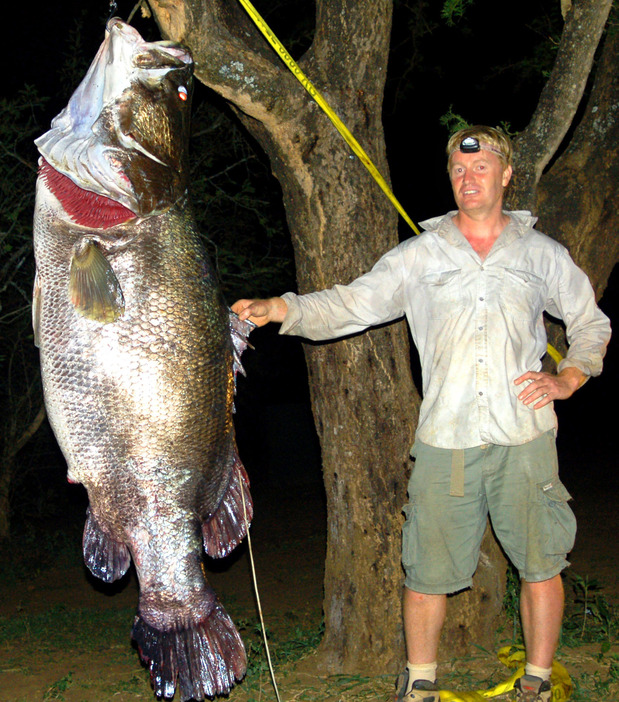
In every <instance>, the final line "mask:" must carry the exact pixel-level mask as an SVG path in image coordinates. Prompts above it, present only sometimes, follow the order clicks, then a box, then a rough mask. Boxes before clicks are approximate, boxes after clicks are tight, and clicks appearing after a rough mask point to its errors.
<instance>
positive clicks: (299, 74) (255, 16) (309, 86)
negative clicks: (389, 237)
mask: <svg viewBox="0 0 619 702" xmlns="http://www.w3.org/2000/svg"><path fill="white" fill-rule="evenodd" d="M239 2H240V3H241V5H242V6H243V7H244V8H245V11H246V12H247V14H248V15H249V16H250V17H251V18H252V20H253V21H254V24H255V25H256V27H258V29H259V30H260V31H261V32H262V34H263V35H264V37H265V38H266V40H267V41H268V42H269V44H270V45H271V46H272V47H273V49H275V51H276V53H277V54H278V56H279V57H280V58H281V60H282V61H283V62H284V63H285V64H286V66H288V68H289V69H290V71H291V72H292V74H293V75H294V76H295V77H296V79H297V80H298V81H299V83H301V85H302V86H303V87H304V88H305V89H306V90H307V92H308V93H309V94H310V95H311V96H312V98H313V99H314V100H315V101H316V103H317V104H318V105H319V106H320V107H321V108H322V111H323V112H324V113H325V114H326V115H327V117H328V118H329V119H330V120H331V122H333V125H334V126H335V128H336V129H337V130H338V132H339V133H340V134H341V135H342V136H343V137H344V140H345V141H346V143H347V144H348V145H349V146H350V148H351V149H352V150H353V152H354V154H355V155H356V156H357V158H358V159H359V160H360V161H361V163H362V164H363V165H364V166H365V167H366V168H367V169H368V171H369V172H370V174H371V175H372V177H373V178H374V180H375V181H376V182H377V183H378V184H379V185H380V187H381V188H382V190H383V192H384V193H385V195H386V196H387V197H388V198H389V199H390V200H391V202H392V203H393V205H394V207H395V208H396V210H397V211H398V212H399V213H400V214H401V215H402V217H403V219H404V221H405V222H406V223H407V224H408V225H409V226H410V228H411V229H412V230H413V231H414V232H415V234H419V233H420V232H419V229H418V228H417V227H416V226H415V223H414V222H413V220H412V219H411V218H410V217H409V216H408V214H407V213H406V210H405V209H404V208H403V207H402V205H401V204H400V203H399V201H398V199H397V198H396V196H395V195H394V194H393V192H392V190H391V188H390V187H389V186H388V185H387V181H386V180H385V179H384V178H383V177H382V175H381V174H380V172H379V170H378V169H377V168H376V166H375V165H374V164H373V163H372V160H371V159H370V157H369V156H368V155H367V154H366V153H365V151H364V150H363V147H362V146H361V144H360V143H359V142H358V141H357V140H356V139H355V137H354V136H353V135H352V134H351V132H350V130H349V129H348V127H347V126H346V125H345V124H344V123H343V122H342V120H341V119H340V118H339V117H338V116H337V115H336V114H335V112H334V111H333V110H332V109H331V106H330V105H329V103H328V102H327V101H326V100H325V99H324V98H323V97H322V95H321V94H320V93H319V92H318V90H317V89H316V87H315V86H314V84H313V83H312V82H311V81H310V79H309V78H308V77H307V76H306V75H305V73H303V71H302V70H301V69H300V68H299V66H298V64H297V63H296V61H295V60H294V59H293V58H292V56H291V55H290V54H289V53H288V52H287V51H286V48H285V47H284V45H283V44H282V43H281V41H280V40H279V39H278V38H277V37H276V36H275V33H274V32H273V30H272V29H271V28H270V27H269V25H268V24H267V23H266V22H265V21H264V19H263V18H262V16H261V15H260V13H259V12H258V10H256V8H255V7H254V6H253V5H252V4H251V2H250V1H249V0H239ZM547 350H548V354H549V355H550V356H551V358H552V359H553V360H554V361H555V363H557V365H558V364H559V362H560V361H561V360H562V359H563V356H562V355H561V354H560V353H559V352H558V351H557V349H555V348H554V346H551V345H550V344H548V349H547Z"/></svg>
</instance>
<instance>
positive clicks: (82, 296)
mask: <svg viewBox="0 0 619 702" xmlns="http://www.w3.org/2000/svg"><path fill="white" fill-rule="evenodd" d="M69 296H70V298H71V302H72V303H73V306H74V307H75V309H76V310H77V311H78V312H79V313H80V314H81V315H82V316H84V317H87V318H88V319H94V320H96V321H97V322H101V323H103V324H109V323H110V322H115V321H116V320H117V319H118V318H119V317H120V316H121V315H122V314H123V312H124V311H125V301H124V298H123V294H122V290H121V288H120V283H119V282H118V278H116V275H115V274H114V271H113V270H112V266H110V264H109V261H108V260H107V258H106V257H105V256H104V254H103V253H102V252H101V250H100V249H99V247H98V246H97V245H96V244H95V242H94V241H92V240H89V239H86V240H84V241H83V242H82V243H81V245H80V247H79V249H78V250H76V252H75V253H74V254H73V258H72V259H71V271H70V275H69Z"/></svg>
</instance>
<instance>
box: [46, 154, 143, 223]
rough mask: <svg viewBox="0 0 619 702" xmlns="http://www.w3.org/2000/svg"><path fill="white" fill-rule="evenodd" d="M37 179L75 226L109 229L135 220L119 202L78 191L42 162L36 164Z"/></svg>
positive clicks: (67, 180) (82, 190)
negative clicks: (37, 168)
mask: <svg viewBox="0 0 619 702" xmlns="http://www.w3.org/2000/svg"><path fill="white" fill-rule="evenodd" d="M39 177H40V178H42V179H43V180H44V181H45V184H46V185H47V187H48V188H49V189H50V190H51V192H52V193H53V194H54V196H55V197H56V198H57V199H58V200H59V201H60V204H61V205H62V206H63V208H64V210H65V212H66V213H67V214H68V215H69V217H70V218H71V220H72V221H73V222H75V224H79V225H81V226H83V227H92V228H94V229H109V228H110V227H114V226H116V225H117V224H122V223H123V222H128V221H129V220H130V219H135V218H136V217H137V215H136V213H135V212H132V211H131V210H130V209H129V208H128V207H125V206H124V205H122V204H121V203H120V202H117V201H116V200H112V198H109V197H106V196H105V195H100V194H98V193H95V192H92V190H84V188H80V187H79V185H76V184H75V183H74V182H73V181H72V180H71V178H69V177H68V176H66V175H64V174H63V173H60V171H57V170H56V169H55V168H54V167H53V166H51V165H50V164H49V163H48V162H47V161H46V160H45V159H44V158H41V161H40V165H39Z"/></svg>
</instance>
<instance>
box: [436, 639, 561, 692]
mask: <svg viewBox="0 0 619 702" xmlns="http://www.w3.org/2000/svg"><path fill="white" fill-rule="evenodd" d="M497 655H498V658H499V660H500V661H501V663H503V665H506V666H507V667H508V668H515V669H516V671H515V672H514V674H513V675H511V676H510V677H509V678H508V679H507V680H505V682H502V683H499V684H498V685H496V686H495V687H493V688H492V689H490V690H477V691H475V692H451V691H450V690H441V692H440V696H441V702H485V701H486V700H487V699H488V698H489V697H497V696H498V695H503V694H505V693H506V692H509V691H510V690H512V689H513V687H514V683H515V682H516V680H517V679H518V678H519V677H520V676H521V675H523V674H524V663H525V657H524V650H523V649H522V648H513V647H511V646H505V647H504V648H502V649H500V651H499V652H498V654H497ZM550 682H551V683H552V702H566V700H569V698H570V696H571V694H572V688H573V685H572V680H571V678H570V676H569V674H568V672H567V670H566V669H565V668H564V667H563V666H562V665H561V664H560V663H557V662H556V661H554V662H553V664H552V674H551V676H550Z"/></svg>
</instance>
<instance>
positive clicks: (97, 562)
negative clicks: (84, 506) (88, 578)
mask: <svg viewBox="0 0 619 702" xmlns="http://www.w3.org/2000/svg"><path fill="white" fill-rule="evenodd" d="M86 514H87V516H86V524H85V525H84V536H83V538H82V549H83V552H84V562H85V563H86V565H87V566H88V569H89V570H90V572H91V573H92V574H93V575H96V576H97V577H98V578H101V580H103V581H104V582H106V583H111V582H114V580H118V579H119V578H122V576H123V575H124V574H125V573H126V572H127V570H128V569H129V565H130V564H131V554H130V553H129V549H128V548H127V547H126V546H125V544H123V543H122V542H120V541H116V540H115V539H113V538H112V537H111V536H110V535H109V534H106V533H105V532H104V531H103V530H102V529H101V527H100V526H99V525H98V524H97V521H96V519H95V518H94V516H93V514H92V512H91V510H90V508H88V511H87V513H86Z"/></svg>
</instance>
